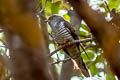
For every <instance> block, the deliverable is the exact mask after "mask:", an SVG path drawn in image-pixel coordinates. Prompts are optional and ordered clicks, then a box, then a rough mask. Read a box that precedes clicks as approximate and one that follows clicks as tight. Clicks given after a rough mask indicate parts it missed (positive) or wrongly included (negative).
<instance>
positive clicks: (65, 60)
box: [51, 44, 94, 65]
mask: <svg viewBox="0 0 120 80" xmlns="http://www.w3.org/2000/svg"><path fill="white" fill-rule="evenodd" d="M92 46H94V45H91V44H90V45H87V46H86V47H85V49H84V50H86V49H87V48H89V47H92ZM84 50H82V51H81V52H80V53H82V52H84ZM70 60H71V58H70V57H69V58H66V59H64V60H59V61H57V62H53V63H51V65H54V64H58V63H60V62H63V63H65V62H67V61H70Z"/></svg>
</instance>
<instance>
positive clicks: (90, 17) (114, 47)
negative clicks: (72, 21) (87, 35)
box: [68, 0, 120, 79]
mask: <svg viewBox="0 0 120 80" xmlns="http://www.w3.org/2000/svg"><path fill="white" fill-rule="evenodd" d="M68 1H69V2H70V4H71V5H72V6H73V8H74V10H75V11H76V12H77V14H78V15H79V18H82V19H83V20H84V21H85V23H86V24H87V25H88V27H89V28H90V29H91V32H92V34H93V35H94V37H95V39H96V40H97V42H98V43H99V45H100V47H101V48H102V49H103V51H104V56H105V58H106V60H107V61H108V63H109V64H110V66H111V68H112V70H113V71H114V72H115V74H116V75H117V76H118V78H119V79H120V63H119V60H120V45H119V44H118V40H119V36H120V34H119V33H120V31H119V32H117V29H115V28H114V26H112V25H110V24H109V23H108V22H107V21H106V20H105V18H104V16H103V15H100V14H99V13H98V12H96V11H94V10H92V9H91V8H90V6H89V5H88V3H87V2H85V0H68ZM119 25H120V24H119ZM106 40H107V42H106ZM118 45H119V46H118ZM116 64H117V65H116Z"/></svg>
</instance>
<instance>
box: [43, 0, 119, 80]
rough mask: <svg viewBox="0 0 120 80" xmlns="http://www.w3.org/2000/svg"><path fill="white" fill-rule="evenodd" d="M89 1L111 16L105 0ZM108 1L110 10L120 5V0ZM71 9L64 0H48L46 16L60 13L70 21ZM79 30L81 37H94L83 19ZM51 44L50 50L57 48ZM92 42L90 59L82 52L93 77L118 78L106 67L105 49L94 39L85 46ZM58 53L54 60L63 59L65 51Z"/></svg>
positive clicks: (101, 78)
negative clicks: (69, 12) (69, 13)
mask: <svg viewBox="0 0 120 80" xmlns="http://www.w3.org/2000/svg"><path fill="white" fill-rule="evenodd" d="M43 2H45V0H43ZM88 2H89V4H90V5H91V7H92V8H93V9H94V10H96V11H99V12H100V13H103V15H104V14H106V15H105V17H107V18H110V16H109V12H108V11H107V8H106V5H105V4H104V0H88ZM107 3H108V6H109V8H110V10H111V9H113V8H116V9H117V10H118V9H119V5H120V1H119V0H108V1H107ZM43 6H44V5H43ZM93 6H94V7H93ZM71 9H72V8H71V7H70V6H69V3H66V2H65V1H63V0H48V1H47V5H46V8H45V15H46V17H49V16H50V15H52V14H59V15H61V16H63V17H64V18H65V19H66V20H67V21H70V19H71V18H70V16H69V15H68V11H69V10H71ZM48 27H49V25H48ZM49 28H50V27H49ZM79 32H80V33H79V35H80V36H79V37H80V39H86V38H93V36H92V34H91V32H90V29H89V28H88V27H87V25H86V24H85V23H84V22H83V21H82V23H81V26H80V29H79ZM49 33H50V30H49ZM51 44H53V43H52V42H50V46H49V48H50V51H51V52H52V51H53V50H55V49H53V47H52V46H51ZM90 44H92V45H94V47H90V48H88V49H86V52H87V54H88V56H89V59H88V57H87V56H86V54H85V53H84V52H83V53H82V58H83V59H84V61H85V62H86V63H87V65H89V72H90V73H91V76H92V77H93V78H92V79H94V78H98V79H100V80H103V79H105V78H106V80H115V79H116V78H115V75H114V74H112V73H111V72H110V71H108V70H109V69H106V68H105V66H108V64H107V62H106V60H105V59H104V58H103V56H102V53H103V51H102V50H101V48H99V47H98V45H97V43H96V42H94V41H92V42H86V43H83V45H84V46H87V45H90ZM57 54H58V56H57V55H56V54H55V55H54V56H52V58H53V59H54V61H57V60H61V59H62V60H63V55H64V52H63V51H59V52H57ZM59 64H61V63H59ZM59 64H56V65H57V66H56V67H57V70H58V71H59V74H60V70H59V69H61V65H59ZM108 72H109V73H108ZM101 75H104V76H101ZM82 77H83V76H82ZM79 78H81V76H79ZM71 80H72V79H71ZM85 80H87V79H85Z"/></svg>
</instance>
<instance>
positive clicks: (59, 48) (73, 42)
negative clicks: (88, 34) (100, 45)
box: [49, 38, 93, 57]
mask: <svg viewBox="0 0 120 80" xmlns="http://www.w3.org/2000/svg"><path fill="white" fill-rule="evenodd" d="M88 41H93V39H92V38H88V39H83V40H73V41H71V42H70V43H66V44H64V45H62V46H60V47H58V48H57V49H56V50H55V51H53V52H52V53H50V55H49V57H51V56H52V55H53V54H55V53H56V52H57V51H59V50H61V49H64V48H65V47H67V46H70V45H73V44H77V43H83V42H88Z"/></svg>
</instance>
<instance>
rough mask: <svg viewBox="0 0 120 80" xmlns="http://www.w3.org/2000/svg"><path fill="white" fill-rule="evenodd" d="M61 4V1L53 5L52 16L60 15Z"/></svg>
mask: <svg viewBox="0 0 120 80" xmlns="http://www.w3.org/2000/svg"><path fill="white" fill-rule="evenodd" d="M60 4H61V1H57V2H55V3H52V6H51V11H52V14H58V12H59V6H60Z"/></svg>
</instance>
